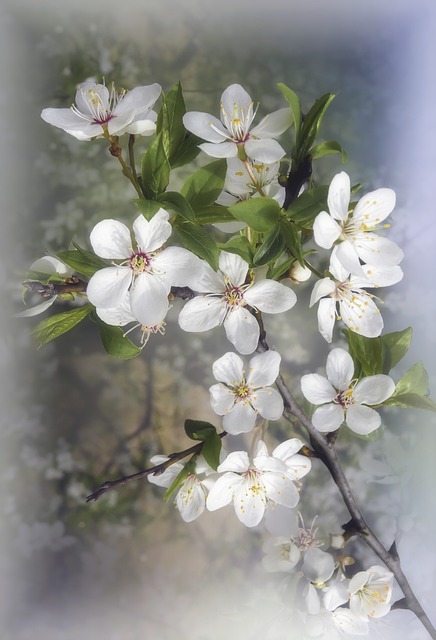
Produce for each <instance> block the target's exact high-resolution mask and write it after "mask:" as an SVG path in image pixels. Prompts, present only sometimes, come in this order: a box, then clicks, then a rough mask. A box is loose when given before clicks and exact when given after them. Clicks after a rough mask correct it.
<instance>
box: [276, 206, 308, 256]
mask: <svg viewBox="0 0 436 640" xmlns="http://www.w3.org/2000/svg"><path fill="white" fill-rule="evenodd" d="M279 230H280V232H281V235H282V237H283V240H284V243H285V245H286V247H287V248H288V249H289V251H290V252H291V253H292V255H293V256H294V258H296V259H297V260H298V262H299V263H300V264H301V265H302V266H303V267H304V254H303V249H302V247H301V239H300V234H299V233H298V230H297V228H296V226H295V224H294V223H293V222H292V221H291V220H286V218H282V219H281V220H280V222H279Z"/></svg>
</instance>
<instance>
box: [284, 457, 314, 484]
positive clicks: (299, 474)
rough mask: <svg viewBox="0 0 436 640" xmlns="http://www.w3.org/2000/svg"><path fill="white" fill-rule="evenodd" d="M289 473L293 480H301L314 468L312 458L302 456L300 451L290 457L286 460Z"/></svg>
mask: <svg viewBox="0 0 436 640" xmlns="http://www.w3.org/2000/svg"><path fill="white" fill-rule="evenodd" d="M285 462H286V466H287V469H288V470H287V474H288V476H289V477H290V478H292V480H300V478H304V476H305V475H307V474H308V473H309V471H310V470H311V468H312V463H311V461H310V458H306V456H300V455H299V454H298V453H296V454H295V455H293V456H291V457H290V458H288V459H287V460H286V461H285Z"/></svg>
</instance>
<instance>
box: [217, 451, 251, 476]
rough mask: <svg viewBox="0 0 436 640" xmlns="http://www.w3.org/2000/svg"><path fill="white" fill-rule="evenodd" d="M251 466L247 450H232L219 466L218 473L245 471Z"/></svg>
mask: <svg viewBox="0 0 436 640" xmlns="http://www.w3.org/2000/svg"><path fill="white" fill-rule="evenodd" d="M249 466H250V460H249V458H248V453H247V452H246V451H232V453H229V455H228V456H227V458H226V459H225V460H224V461H223V462H221V464H220V465H219V466H218V473H223V472H225V471H234V472H235V473H244V471H247V469H248V468H249Z"/></svg>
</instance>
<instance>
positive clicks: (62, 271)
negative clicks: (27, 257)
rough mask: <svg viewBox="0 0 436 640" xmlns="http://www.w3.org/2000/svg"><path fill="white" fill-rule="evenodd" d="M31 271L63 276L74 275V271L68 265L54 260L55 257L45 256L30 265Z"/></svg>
mask: <svg viewBox="0 0 436 640" xmlns="http://www.w3.org/2000/svg"><path fill="white" fill-rule="evenodd" d="M29 271H38V272H39V273H48V274H52V273H59V275H61V276H70V275H72V273H73V272H72V270H71V269H70V268H69V267H67V265H66V264H64V263H63V262H61V261H60V260H58V259H57V258H54V257H53V256H44V257H43V258H38V260H35V261H34V262H32V264H31V265H30V268H29Z"/></svg>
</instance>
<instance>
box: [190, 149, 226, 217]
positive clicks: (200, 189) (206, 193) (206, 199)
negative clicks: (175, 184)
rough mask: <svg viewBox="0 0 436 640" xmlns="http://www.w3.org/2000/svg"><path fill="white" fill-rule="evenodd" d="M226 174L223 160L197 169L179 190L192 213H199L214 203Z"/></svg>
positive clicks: (221, 188)
mask: <svg viewBox="0 0 436 640" xmlns="http://www.w3.org/2000/svg"><path fill="white" fill-rule="evenodd" d="M226 172H227V163H226V161H225V159H224V158H223V159H221V160H215V161H214V162H210V163H209V164H207V165H206V166H204V167H201V168H200V169H197V171H195V172H194V173H193V174H192V175H191V176H189V178H188V179H187V180H186V182H185V184H184V185H183V187H182V188H181V190H180V193H181V194H182V196H184V197H185V198H186V200H187V201H188V202H189V204H190V205H191V207H192V208H193V209H194V211H201V209H203V208H204V207H208V206H209V205H211V204H214V203H215V200H216V199H217V198H218V196H219V195H220V193H221V191H222V190H223V188H224V180H225V177H226Z"/></svg>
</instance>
